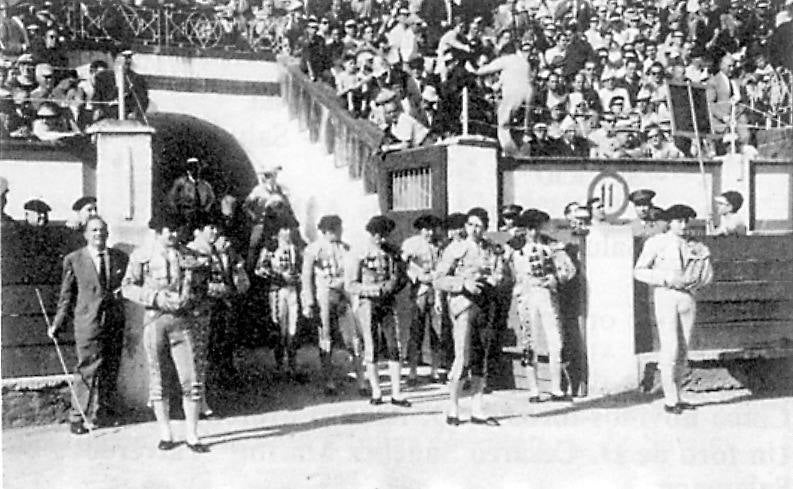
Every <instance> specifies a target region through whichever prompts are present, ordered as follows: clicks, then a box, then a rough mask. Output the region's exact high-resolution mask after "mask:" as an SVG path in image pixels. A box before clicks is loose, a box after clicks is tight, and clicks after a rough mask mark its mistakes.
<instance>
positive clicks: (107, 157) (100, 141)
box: [88, 119, 154, 408]
mask: <svg viewBox="0 0 793 489" xmlns="http://www.w3.org/2000/svg"><path fill="white" fill-rule="evenodd" d="M88 132H89V133H91V134H95V135H96V151H97V157H96V161H97V163H96V171H95V176H96V182H95V184H94V188H95V189H96V198H97V207H98V208H99V213H100V215H101V216H102V217H103V218H104V219H105V220H106V221H107V224H108V227H109V230H110V244H111V246H113V247H115V248H118V249H121V250H123V251H125V252H127V253H130V252H132V250H133V249H134V248H135V247H137V246H140V245H142V244H144V243H145V242H146V241H147V240H148V239H149V238H150V236H151V232H150V231H149V226H148V224H149V219H151V211H152V209H151V198H152V197H151V196H152V151H151V138H152V134H154V129H153V128H151V127H149V126H146V125H143V124H141V123H140V122H138V121H135V120H125V121H117V120H109V119H106V120H103V121H100V122H99V123H97V124H95V125H93V126H91V127H90V128H89V129H88ZM142 322H143V308H142V307H140V306H138V305H137V304H133V303H130V302H127V305H126V327H125V331H124V348H123V350H122V357H121V368H120V371H119V380H118V382H119V385H118V387H119V394H120V395H121V398H122V400H123V402H124V403H125V404H126V405H127V406H128V407H130V408H142V407H144V406H145V405H146V400H147V388H148V373H147V365H146V356H145V354H144V351H143V343H142V341H141V339H142V335H143V326H142Z"/></svg>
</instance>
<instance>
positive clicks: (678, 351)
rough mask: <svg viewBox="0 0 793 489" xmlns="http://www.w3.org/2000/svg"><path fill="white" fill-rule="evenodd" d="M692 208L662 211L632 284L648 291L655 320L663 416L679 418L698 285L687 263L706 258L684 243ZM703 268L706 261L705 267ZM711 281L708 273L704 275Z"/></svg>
mask: <svg viewBox="0 0 793 489" xmlns="http://www.w3.org/2000/svg"><path fill="white" fill-rule="evenodd" d="M694 217H696V212H695V211H694V209H692V208H691V207H689V206H687V205H682V204H677V205H673V206H671V207H670V208H668V209H666V211H664V218H665V219H666V220H667V221H668V222H669V230H668V231H666V232H665V233H662V234H657V235H655V236H652V237H650V238H649V239H648V240H647V241H646V242H645V243H644V246H643V247H642V251H641V254H640V255H639V259H638V260H637V261H636V266H635V267H634V276H635V277H636V280H639V281H640V282H644V283H646V284H648V285H652V286H654V288H653V299H654V301H655V304H654V307H655V317H656V324H657V325H658V339H659V343H660V352H659V358H658V368H659V370H660V372H661V385H662V387H663V391H664V411H665V412H667V413H670V414H681V413H682V412H683V411H685V410H687V409H693V408H694V406H692V405H691V404H689V403H687V402H684V401H683V400H682V399H681V398H680V385H681V381H682V374H683V371H682V369H683V367H684V366H685V363H686V356H687V350H688V341H689V338H690V336H691V330H692V328H693V326H694V321H695V318H696V300H695V298H694V290H693V287H694V286H695V285H698V284H696V283H694V282H692V281H691V280H693V277H691V276H689V275H688V274H687V273H686V272H687V269H688V266H689V263H690V262H692V261H698V260H705V259H707V258H708V256H709V255H710V253H709V252H708V250H707V248H706V247H704V246H702V245H701V244H699V243H693V242H691V241H688V240H687V239H686V230H687V228H688V223H689V221H690V220H691V219H693V218H694ZM707 266H708V267H709V266H710V265H709V262H707ZM710 276H711V278H712V270H711V272H710Z"/></svg>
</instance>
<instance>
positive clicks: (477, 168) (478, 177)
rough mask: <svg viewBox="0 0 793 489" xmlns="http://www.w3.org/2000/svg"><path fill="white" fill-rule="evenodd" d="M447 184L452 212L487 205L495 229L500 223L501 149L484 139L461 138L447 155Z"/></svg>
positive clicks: (451, 145)
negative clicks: (485, 141)
mask: <svg viewBox="0 0 793 489" xmlns="http://www.w3.org/2000/svg"><path fill="white" fill-rule="evenodd" d="M446 186H447V190H446V192H447V194H446V197H447V201H448V209H449V213H452V212H467V211H468V209H470V208H472V207H483V208H484V209H485V210H486V211H487V214H488V215H489V216H490V228H491V230H493V229H495V228H496V227H497V222H498V187H499V185H498V148H497V147H496V146H495V145H483V144H482V143H481V142H476V143H472V142H466V141H465V140H462V139H460V140H458V141H456V142H455V143H453V144H450V145H449V146H448V149H447V157H446Z"/></svg>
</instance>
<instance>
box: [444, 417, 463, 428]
mask: <svg viewBox="0 0 793 489" xmlns="http://www.w3.org/2000/svg"><path fill="white" fill-rule="evenodd" d="M446 424H448V425H449V426H460V418H458V417H456V416H446Z"/></svg>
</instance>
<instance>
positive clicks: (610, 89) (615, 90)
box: [598, 71, 631, 115]
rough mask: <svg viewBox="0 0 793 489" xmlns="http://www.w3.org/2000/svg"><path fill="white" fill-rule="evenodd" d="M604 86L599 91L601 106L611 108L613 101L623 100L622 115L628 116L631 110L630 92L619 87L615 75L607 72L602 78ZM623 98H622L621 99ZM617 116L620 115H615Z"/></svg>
mask: <svg viewBox="0 0 793 489" xmlns="http://www.w3.org/2000/svg"><path fill="white" fill-rule="evenodd" d="M600 79H601V81H602V82H603V86H602V87H601V88H600V90H598V96H599V97H600V104H601V106H602V107H604V108H610V107H611V103H612V101H613V100H615V99H617V100H622V111H623V112H622V113H624V114H627V113H628V112H630V110H631V104H630V95H628V90H626V89H625V88H623V87H619V86H617V81H616V79H615V78H614V73H613V72H610V71H607V72H605V73H603V76H601V77H600ZM620 97H621V98H620ZM615 115H620V114H618V113H615Z"/></svg>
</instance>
